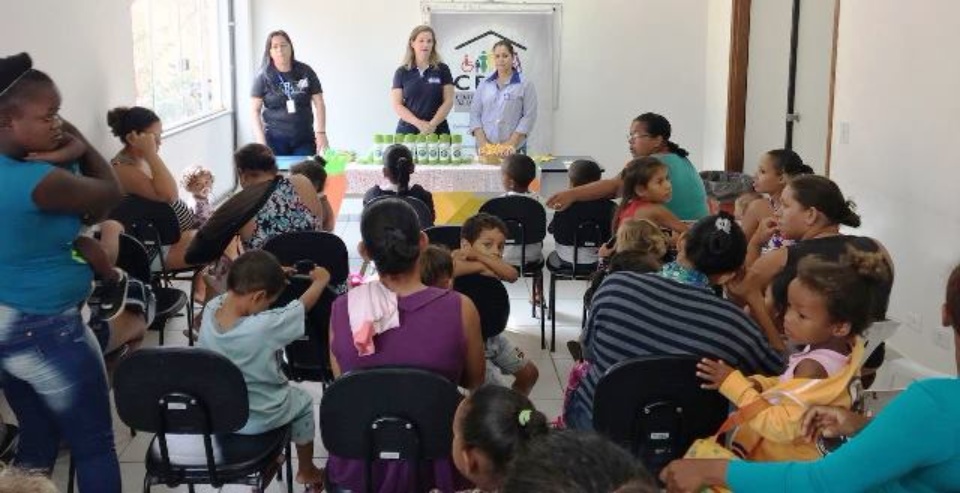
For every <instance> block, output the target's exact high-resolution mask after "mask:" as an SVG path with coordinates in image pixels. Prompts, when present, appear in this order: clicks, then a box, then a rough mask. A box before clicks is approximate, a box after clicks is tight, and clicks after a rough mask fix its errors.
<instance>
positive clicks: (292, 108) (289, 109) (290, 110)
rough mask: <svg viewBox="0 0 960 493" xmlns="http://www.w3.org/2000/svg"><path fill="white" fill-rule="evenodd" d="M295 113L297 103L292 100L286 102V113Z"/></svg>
mask: <svg viewBox="0 0 960 493" xmlns="http://www.w3.org/2000/svg"><path fill="white" fill-rule="evenodd" d="M296 112H297V103H296V102H294V101H293V100H292V99H288V100H287V113H296Z"/></svg>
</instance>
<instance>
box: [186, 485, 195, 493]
mask: <svg viewBox="0 0 960 493" xmlns="http://www.w3.org/2000/svg"><path fill="white" fill-rule="evenodd" d="M187 491H189V492H190V493H197V489H196V488H194V486H193V483H190V484H188V485H187Z"/></svg>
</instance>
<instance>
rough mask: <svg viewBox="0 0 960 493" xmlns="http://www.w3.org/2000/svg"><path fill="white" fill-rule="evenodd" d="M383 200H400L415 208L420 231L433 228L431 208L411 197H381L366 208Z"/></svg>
mask: <svg viewBox="0 0 960 493" xmlns="http://www.w3.org/2000/svg"><path fill="white" fill-rule="evenodd" d="M383 199H400V200H402V201H404V202H406V203H408V204H410V206H411V207H413V210H414V211H416V212H417V220H418V222H419V223H420V229H427V228H429V227H430V226H433V221H434V217H433V212H431V211H430V207H428V206H427V204H426V203H424V201H422V200H420V199H418V198H416V197H411V196H410V195H381V196H380V197H377V198H375V199H373V200H371V201H370V202H368V203H367V205H366V206H365V207H369V206H370V205H371V204H373V203H375V202H378V201H380V200H383Z"/></svg>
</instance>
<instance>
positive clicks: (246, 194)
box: [184, 177, 281, 265]
mask: <svg viewBox="0 0 960 493" xmlns="http://www.w3.org/2000/svg"><path fill="white" fill-rule="evenodd" d="M280 178H281V177H277V178H275V179H273V180H271V181H268V182H263V183H258V184H256V185H251V186H248V187H246V188H244V189H243V190H241V191H240V192H238V193H237V194H235V195H233V196H232V197H230V198H229V199H227V201H226V202H224V203H223V204H220V206H219V207H217V209H216V210H214V211H213V215H212V216H210V219H208V220H207V221H206V222H205V223H203V226H202V227H201V228H200V230H199V231H197V234H196V235H195V236H194V237H193V240H192V241H191V242H190V245H188V246H187V253H186V256H185V257H184V258H185V259H186V261H187V262H189V263H191V264H193V265H205V264H209V263H211V262H214V261H216V260H217V259H219V258H220V256H221V255H222V254H223V251H224V250H226V249H227V245H229V244H230V241H231V240H232V239H233V237H234V236H236V234H237V233H239V232H240V229H241V228H243V226H244V225H245V224H247V223H248V222H250V220H251V219H253V218H254V216H256V215H257V213H258V212H260V209H262V208H263V206H264V204H266V203H267V200H268V199H269V198H270V196H271V195H273V192H274V191H275V190H276V189H277V184H279V183H280Z"/></svg>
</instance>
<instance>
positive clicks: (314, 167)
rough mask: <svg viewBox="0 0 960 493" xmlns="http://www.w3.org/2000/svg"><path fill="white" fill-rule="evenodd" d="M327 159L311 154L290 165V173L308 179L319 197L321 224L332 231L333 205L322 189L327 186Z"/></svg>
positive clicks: (335, 219) (333, 223)
mask: <svg viewBox="0 0 960 493" xmlns="http://www.w3.org/2000/svg"><path fill="white" fill-rule="evenodd" d="M326 166H327V160H326V159H323V157H321V156H313V157H312V158H310V159H307V160H306V161H301V162H299V163H297V164H294V165H293V166H291V167H290V174H291V175H303V176H306V177H307V178H308V179H310V183H312V184H313V188H314V190H316V191H317V198H318V199H320V206H321V207H323V225H322V228H323V230H324V231H327V232H333V227H334V226H336V223H337V218H336V217H335V216H334V215H333V207H331V206H330V201H329V200H327V194H326V192H324V190H325V189H326V187H327V170H326Z"/></svg>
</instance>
